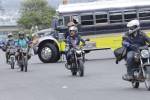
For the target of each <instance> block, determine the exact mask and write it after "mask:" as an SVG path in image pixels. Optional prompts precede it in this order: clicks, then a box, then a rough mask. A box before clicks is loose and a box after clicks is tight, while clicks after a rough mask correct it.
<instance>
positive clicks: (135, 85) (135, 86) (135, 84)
mask: <svg viewBox="0 0 150 100" xmlns="http://www.w3.org/2000/svg"><path fill="white" fill-rule="evenodd" d="M139 86H140V83H139V82H132V87H133V88H139Z"/></svg>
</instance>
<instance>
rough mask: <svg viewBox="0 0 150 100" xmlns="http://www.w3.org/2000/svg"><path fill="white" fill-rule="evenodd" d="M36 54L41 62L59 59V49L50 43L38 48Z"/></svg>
mask: <svg viewBox="0 0 150 100" xmlns="http://www.w3.org/2000/svg"><path fill="white" fill-rule="evenodd" d="M38 56H39V58H40V60H41V61H42V62H43V63H55V62H57V61H58V60H59V58H60V57H59V56H60V55H59V51H58V49H57V48H56V46H55V45H54V44H52V43H46V44H45V45H43V46H42V47H40V48H39V52H38Z"/></svg>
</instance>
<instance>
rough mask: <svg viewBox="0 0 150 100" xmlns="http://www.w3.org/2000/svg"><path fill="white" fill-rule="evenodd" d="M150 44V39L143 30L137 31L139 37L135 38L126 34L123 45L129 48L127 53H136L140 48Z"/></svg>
mask: <svg viewBox="0 0 150 100" xmlns="http://www.w3.org/2000/svg"><path fill="white" fill-rule="evenodd" d="M147 43H148V44H150V38H149V37H148V36H147V35H146V34H145V33H144V32H142V31H141V30H139V31H137V35H136V36H133V35H130V34H129V33H128V32H126V33H125V34H124V36H123V42H122V45H123V46H124V47H126V48H127V51H131V50H133V51H135V50H137V48H138V47H141V46H145V45H146V44H147Z"/></svg>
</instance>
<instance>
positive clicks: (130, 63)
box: [126, 51, 137, 75]
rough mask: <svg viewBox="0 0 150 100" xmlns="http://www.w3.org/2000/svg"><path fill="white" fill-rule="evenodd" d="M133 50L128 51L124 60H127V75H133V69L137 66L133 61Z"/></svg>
mask: <svg viewBox="0 0 150 100" xmlns="http://www.w3.org/2000/svg"><path fill="white" fill-rule="evenodd" d="M135 53H136V52H135V51H129V52H128V53H127V56H126V62H127V74H128V75H133V74H134V69H135V68H137V65H136V63H135V59H134V56H135Z"/></svg>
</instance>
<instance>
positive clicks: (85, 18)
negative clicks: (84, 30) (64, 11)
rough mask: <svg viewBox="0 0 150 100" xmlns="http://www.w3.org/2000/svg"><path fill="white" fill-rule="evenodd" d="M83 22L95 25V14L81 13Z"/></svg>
mask: <svg viewBox="0 0 150 100" xmlns="http://www.w3.org/2000/svg"><path fill="white" fill-rule="evenodd" d="M81 24H82V25H93V24H94V21H93V15H81Z"/></svg>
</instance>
